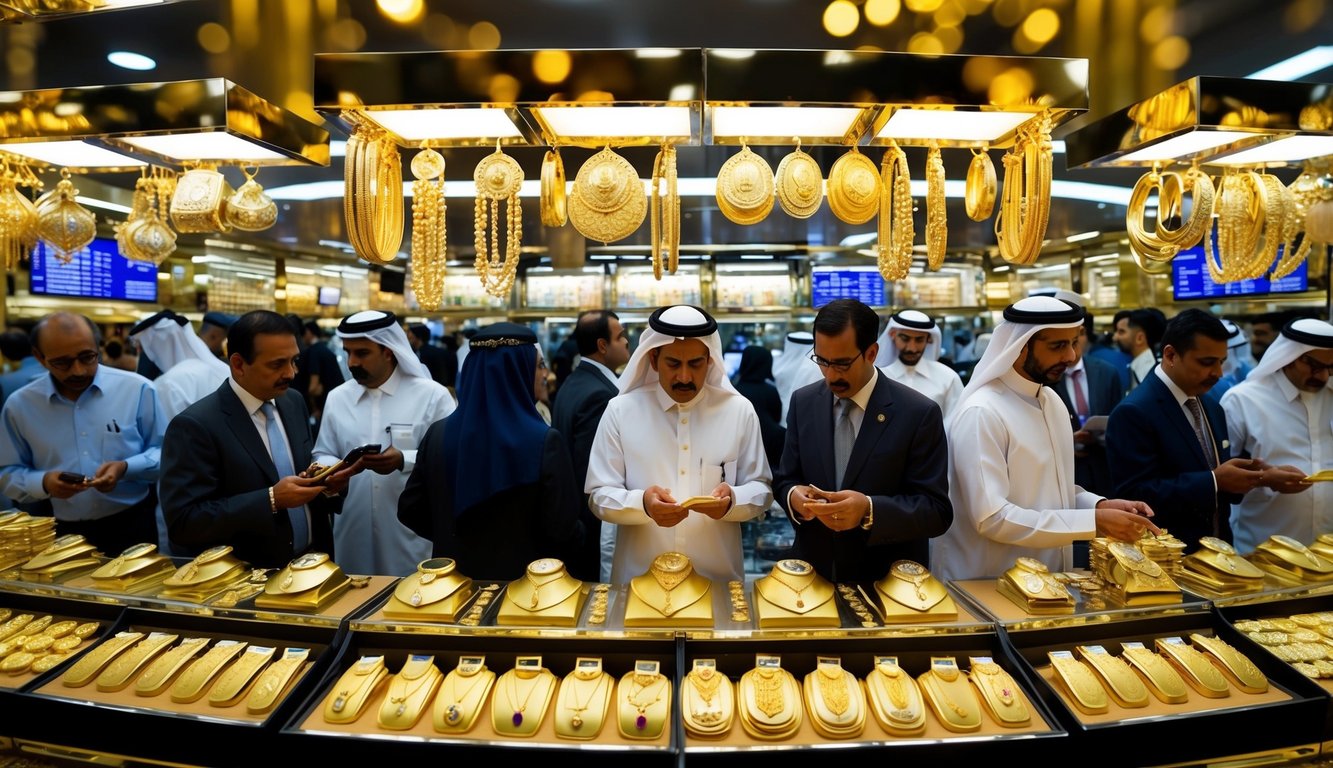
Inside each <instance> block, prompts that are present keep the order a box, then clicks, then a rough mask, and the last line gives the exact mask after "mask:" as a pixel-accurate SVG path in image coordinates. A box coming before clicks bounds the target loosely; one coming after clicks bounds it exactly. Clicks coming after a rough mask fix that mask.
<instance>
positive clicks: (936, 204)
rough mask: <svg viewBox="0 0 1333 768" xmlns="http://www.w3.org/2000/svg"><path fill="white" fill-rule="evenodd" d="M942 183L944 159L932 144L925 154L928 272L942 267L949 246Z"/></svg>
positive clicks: (936, 146) (938, 149) (946, 207)
mask: <svg viewBox="0 0 1333 768" xmlns="http://www.w3.org/2000/svg"><path fill="white" fill-rule="evenodd" d="M944 181H945V179H944V158H943V156H941V154H940V147H939V145H938V144H934V143H932V144H931V145H930V150H929V151H928V152H927V153H926V269H927V270H928V271H930V272H938V271H939V269H940V267H942V266H944V255H945V252H946V250H947V249H948V244H949V223H948V219H947V210H948V206H947V204H946V202H947V201H946V200H945V199H944Z"/></svg>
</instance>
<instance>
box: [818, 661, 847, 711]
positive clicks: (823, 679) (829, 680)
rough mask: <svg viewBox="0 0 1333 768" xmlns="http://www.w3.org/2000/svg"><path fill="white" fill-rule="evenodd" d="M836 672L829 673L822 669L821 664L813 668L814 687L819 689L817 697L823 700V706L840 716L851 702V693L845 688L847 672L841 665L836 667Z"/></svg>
mask: <svg viewBox="0 0 1333 768" xmlns="http://www.w3.org/2000/svg"><path fill="white" fill-rule="evenodd" d="M836 669H837V672H836V673H833V674H830V673H828V672H825V671H824V667H823V666H819V667H816V668H815V673H816V674H815V687H816V688H818V689H819V697H820V698H821V699H823V700H824V706H826V707H828V709H829V711H830V712H832V713H833V714H834V715H838V716H841V715H842V713H844V712H846V711H847V707H848V706H849V705H850V704H851V701H852V699H851V693H850V692H849V691H848V690H847V674H846V673H845V672H844V671H843V670H842V667H836Z"/></svg>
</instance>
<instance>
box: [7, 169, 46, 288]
mask: <svg viewBox="0 0 1333 768" xmlns="http://www.w3.org/2000/svg"><path fill="white" fill-rule="evenodd" d="M20 184H24V185H25V186H32V187H33V188H34V189H36V188H39V187H40V186H41V182H40V181H38V180H37V177H36V176H35V175H34V174H33V173H32V170H31V169H29V168H28V166H27V165H26V164H23V165H19V166H18V168H17V169H11V168H10V167H9V163H8V161H5V162H4V165H3V166H0V259H3V262H4V266H5V269H14V268H15V267H17V266H18V263H19V261H20V260H21V259H23V258H25V257H27V255H28V254H29V253H31V251H32V249H33V248H34V247H36V245H37V222H38V218H37V207H36V206H34V205H33V204H32V201H31V200H29V199H28V196H27V195H25V194H23V193H22V192H20V191H19V189H18V188H19V185H20Z"/></svg>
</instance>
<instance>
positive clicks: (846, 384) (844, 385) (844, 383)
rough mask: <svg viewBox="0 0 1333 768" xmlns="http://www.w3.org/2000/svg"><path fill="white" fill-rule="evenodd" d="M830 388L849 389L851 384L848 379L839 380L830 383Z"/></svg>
mask: <svg viewBox="0 0 1333 768" xmlns="http://www.w3.org/2000/svg"><path fill="white" fill-rule="evenodd" d="M828 386H829V389H846V388H847V387H850V386H851V383H850V382H848V381H847V380H846V379H838V380H837V381H831V382H829V385H828Z"/></svg>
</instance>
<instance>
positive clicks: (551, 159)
mask: <svg viewBox="0 0 1333 768" xmlns="http://www.w3.org/2000/svg"><path fill="white" fill-rule="evenodd" d="M538 211H539V212H540V213H541V217H542V226H544V227H563V226H565V222H567V221H569V206H568V203H567V201H566V200H565V163H564V161H563V160H561V159H560V149H559V148H558V147H557V148H552V149H548V150H546V157H544V158H542V196H541V201H540V205H539V206H538Z"/></svg>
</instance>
